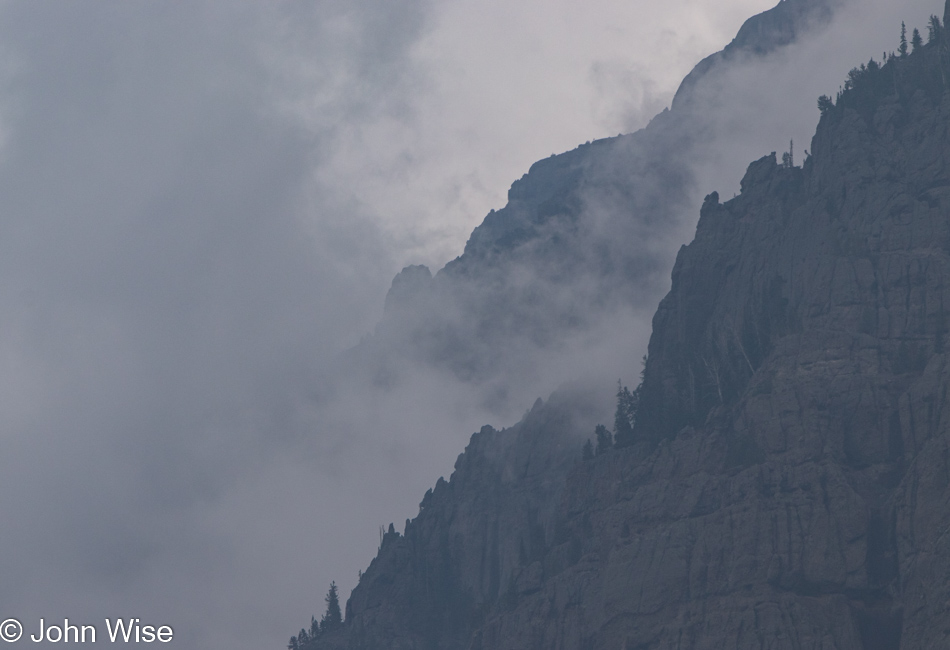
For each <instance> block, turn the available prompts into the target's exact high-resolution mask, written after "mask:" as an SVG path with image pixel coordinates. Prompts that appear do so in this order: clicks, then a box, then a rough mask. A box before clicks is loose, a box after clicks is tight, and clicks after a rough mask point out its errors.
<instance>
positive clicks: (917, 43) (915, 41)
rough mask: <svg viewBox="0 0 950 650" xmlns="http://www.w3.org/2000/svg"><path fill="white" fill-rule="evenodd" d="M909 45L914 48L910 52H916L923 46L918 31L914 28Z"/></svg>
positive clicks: (922, 40)
mask: <svg viewBox="0 0 950 650" xmlns="http://www.w3.org/2000/svg"><path fill="white" fill-rule="evenodd" d="M910 44H911V46H912V47H913V48H914V49H913V50H912V51H913V52H916V51H917V50H919V49H920V48H921V47H923V45H924V39H923V38H921V36H920V30H919V29H917V28H916V27H914V35H913V36H911V39H910Z"/></svg>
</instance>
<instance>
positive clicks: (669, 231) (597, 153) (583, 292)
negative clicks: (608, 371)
mask: <svg viewBox="0 0 950 650" xmlns="http://www.w3.org/2000/svg"><path fill="white" fill-rule="evenodd" d="M836 4H837V0H782V2H780V3H779V4H778V5H777V6H776V7H775V8H773V9H771V10H770V11H767V12H764V13H763V14H760V15H758V16H755V17H753V18H750V19H749V20H748V21H747V22H746V23H745V25H743V27H742V29H741V30H740V31H739V34H738V35H737V37H736V38H735V39H734V40H733V42H732V43H730V44H729V45H728V46H727V47H726V48H725V49H724V50H723V51H722V52H720V53H718V54H715V55H712V56H710V57H708V58H707V59H705V60H704V61H703V62H701V63H700V64H699V65H698V66H697V67H696V69H695V70H694V71H693V72H692V73H691V74H690V75H689V76H688V77H687V78H686V80H685V81H684V82H683V84H682V86H681V88H680V89H679V91H678V92H677V94H676V99H675V100H674V102H673V107H672V109H671V110H667V111H664V112H663V113H661V114H660V115H658V116H656V118H654V119H653V120H652V121H651V122H650V124H649V125H648V126H647V127H645V128H643V129H641V130H640V131H638V132H636V133H632V134H629V135H621V136H617V137H614V138H606V139H602V140H596V141H594V142H590V143H587V144H585V145H581V146H579V147H578V148H576V149H574V150H573V151H569V152H566V153H563V154H560V155H556V156H555V155H552V156H551V157H550V158H547V159H544V160H541V161H539V162H537V163H535V164H534V165H532V166H531V168H530V169H529V171H528V173H527V174H525V175H524V176H523V177H522V178H521V179H520V180H518V181H516V182H515V183H514V184H513V185H512V186H511V189H510V190H509V192H508V203H507V205H506V206H505V207H504V208H502V209H500V210H497V211H492V212H491V213H489V214H488V215H487V216H486V217H485V219H484V221H483V222H482V224H481V225H479V226H478V227H477V228H475V230H474V231H473V232H472V234H471V237H470V238H469V240H468V242H467V243H466V245H465V249H464V252H463V253H462V254H461V255H460V256H459V257H457V258H456V259H454V260H452V261H450V262H449V263H448V264H446V265H445V267H444V268H443V269H441V270H439V271H438V272H437V273H435V274H434V276H433V274H432V273H431V272H430V271H429V269H427V268H425V267H421V266H411V267H407V268H406V269H404V270H403V272H402V273H400V274H399V275H398V276H397V277H396V279H395V280H394V282H393V286H392V289H391V290H390V293H389V296H388V297H387V300H386V310H385V313H384V316H383V318H382V321H381V322H380V323H379V325H378V327H377V329H376V332H375V334H374V335H373V336H372V337H369V338H368V339H367V340H366V341H364V342H363V343H362V344H361V345H360V346H358V347H357V348H356V349H355V350H353V351H352V352H351V353H350V358H349V361H350V363H349V366H350V367H353V368H361V369H368V371H367V372H368V375H369V377H370V379H371V380H373V381H377V382H379V381H382V382H383V383H385V381H392V380H393V377H394V376H395V375H398V373H399V368H400V367H402V366H401V364H402V363H403V362H406V361H408V362H410V363H415V364H422V365H423V366H426V367H432V368H439V369H444V370H445V371H447V372H449V373H451V374H452V375H453V376H454V377H455V378H457V379H459V380H461V381H462V382H465V383H467V384H468V385H470V386H472V390H475V391H480V393H481V394H482V395H483V399H482V401H483V403H484V405H485V406H487V407H488V408H489V410H491V411H493V412H497V413H505V412H510V409H511V407H512V406H513V407H514V408H516V409H518V410H519V412H520V409H522V408H523V404H524V403H525V402H527V400H530V399H534V397H535V396H536V395H537V394H539V393H538V392H535V391H537V390H541V389H540V388H538V386H544V385H546V384H544V382H543V381H540V380H539V378H538V376H539V375H540V374H543V373H544V372H546V371H547V370H546V369H547V368H549V367H550V366H551V365H552V359H558V358H564V359H568V361H566V362H565V363H563V364H562V365H566V366H572V365H574V364H575V363H576V360H575V359H576V356H577V355H576V354H575V355H574V356H573V357H572V356H571V355H572V353H573V350H572V349H571V348H570V344H571V342H572V341H575V340H577V339H578V338H580V336H581V335H583V334H585V333H590V332H598V331H603V330H605V329H606V330H612V331H616V330H617V329H618V328H622V327H624V326H625V324H628V323H629V322H630V321H631V319H634V320H637V319H638V320H639V322H640V323H642V325H643V327H642V329H646V328H647V326H648V323H649V319H650V317H651V316H652V314H653V311H654V310H655V309H656V305H657V303H658V302H659V300H660V298H662V296H663V294H664V293H665V292H666V291H667V290H668V287H669V272H670V269H671V268H672V264H673V259H674V255H675V251H676V249H677V247H678V245H679V243H680V242H681V241H683V239H685V237H686V236H687V235H688V230H689V229H690V228H692V226H693V224H694V223H695V216H694V215H695V205H696V202H697V201H698V200H699V199H701V197H702V194H700V193H698V190H697V189H696V188H697V186H696V179H695V172H694V168H695V164H696V160H697V159H698V158H702V157H703V156H705V155H707V153H708V150H709V149H710V148H711V147H713V146H714V145H713V136H712V134H713V132H714V131H715V129H714V128H713V127H712V126H711V120H712V119H713V117H712V116H711V114H710V111H709V110H708V106H707V105H706V103H707V101H708V99H709V97H711V96H715V95H716V93H717V92H718V87H719V85H720V79H721V75H722V74H724V73H725V72H726V71H728V70H729V69H730V68H731V67H732V66H735V65H738V64H741V63H742V62H744V61H746V60H747V59H748V58H750V57H751V58H755V57H763V56H765V55H767V54H768V53H770V52H772V51H774V50H776V49H779V48H782V47H784V46H786V45H788V44H790V43H792V42H793V41H794V39H795V38H796V37H797V36H798V35H799V34H800V33H802V32H805V31H808V30H809V29H813V28H814V27H815V26H821V25H823V24H826V23H827V20H828V18H829V16H830V14H831V11H832V8H833V7H834V6H836ZM605 324H607V325H605ZM627 327H629V325H627ZM598 328H600V330H598ZM595 336H596V335H595ZM643 343H644V344H645V343H646V340H645V338H644V341H643ZM604 345H606V343H605V344H604ZM640 354H642V352H641V353H640ZM601 356H607V357H609V356H610V355H609V354H605V355H601ZM639 356H640V355H639V354H637V355H636V356H634V357H633V358H632V359H630V360H629V361H631V362H634V363H635V360H636V358H637V357H639ZM380 378H384V379H380ZM569 378H570V377H569V376H562V377H559V378H558V379H557V381H556V382H555V383H554V386H556V385H558V384H559V383H560V382H561V381H564V380H566V379H569ZM552 388H553V386H552ZM550 390H551V388H546V389H544V391H545V392H549V391H550ZM506 409H507V410H506Z"/></svg>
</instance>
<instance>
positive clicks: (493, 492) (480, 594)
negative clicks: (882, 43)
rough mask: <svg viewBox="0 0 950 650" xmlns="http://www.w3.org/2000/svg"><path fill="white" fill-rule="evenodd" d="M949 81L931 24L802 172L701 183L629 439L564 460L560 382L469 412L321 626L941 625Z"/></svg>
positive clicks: (762, 630)
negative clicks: (512, 417) (403, 514)
mask: <svg viewBox="0 0 950 650" xmlns="http://www.w3.org/2000/svg"><path fill="white" fill-rule="evenodd" d="M947 4H948V7H947V14H948V15H947V16H946V18H947V19H950V1H948V3H947ZM948 78H950V34H948V33H947V32H945V31H944V30H943V28H942V27H940V28H935V33H934V41H933V42H932V43H931V44H929V45H927V46H925V47H922V48H920V49H918V50H917V51H915V52H914V53H913V54H910V55H909V56H906V57H901V58H895V59H891V60H890V61H888V62H887V64H886V65H885V66H883V67H881V66H879V65H877V64H870V65H868V66H866V67H863V68H862V69H855V70H854V71H852V73H851V75H850V78H849V81H848V83H847V85H846V89H845V91H844V92H843V93H842V94H841V95H840V97H839V98H838V100H837V103H836V104H832V103H827V104H826V105H825V106H824V111H823V115H822V119H821V122H820V124H819V127H818V131H817V133H816V135H815V138H814V140H813V142H812V146H811V151H812V155H811V156H810V157H809V158H808V159H806V161H805V163H804V165H803V166H802V167H801V168H795V167H790V166H787V165H781V164H779V163H778V162H777V161H776V159H775V157H774V155H773V156H767V157H765V158H762V159H761V160H759V161H757V162H755V163H753V164H752V165H750V167H749V169H748V172H747V173H746V175H745V178H744V179H743V181H742V193H741V194H740V195H739V196H738V197H737V198H735V199H733V200H731V201H728V202H726V203H721V202H720V200H719V197H718V195H716V194H715V193H714V194H711V195H710V196H708V197H707V199H706V201H705V204H704V205H703V209H702V213H701V218H700V221H699V225H698V227H697V231H696V237H695V239H694V241H693V242H692V243H691V244H690V245H689V246H686V247H684V248H683V249H682V250H681V251H680V254H679V255H678V258H677V262H676V265H675V268H674V272H673V286H672V289H671V291H670V293H669V294H668V296H667V297H666V298H665V299H664V300H663V301H662V303H661V305H660V308H659V310H658V312H657V314H656V316H655V319H654V331H653V336H652V338H651V341H650V348H649V351H650V354H649V360H648V363H647V366H646V371H645V377H644V384H643V393H642V402H641V406H640V412H639V415H638V418H637V425H636V436H637V442H636V444H634V445H633V446H631V447H626V448H623V449H613V450H611V451H609V452H608V453H606V454H603V455H600V456H597V457H595V458H593V459H591V460H583V461H582V460H580V449H579V445H578V444H577V443H576V442H573V443H572V442H571V440H572V438H571V434H572V433H573V432H574V431H575V430H576V429H577V428H579V427H584V426H586V425H587V424H588V423H587V422H585V421H584V420H585V418H584V417H583V415H580V416H579V415H578V413H582V412H581V411H579V409H578V407H577V404H578V403H579V402H580V403H583V400H582V399H580V400H578V399H575V398H574V397H572V396H571V394H570V393H569V392H565V393H564V394H563V395H556V396H553V397H552V399H551V400H550V401H549V402H548V403H547V404H540V403H539V404H536V405H535V408H534V409H532V411H531V412H530V413H529V414H528V415H527V416H526V418H525V420H524V421H523V422H521V423H520V424H518V425H517V426H515V427H513V428H512V429H510V430H507V431H502V432H498V431H494V430H491V429H490V428H485V429H483V430H482V431H481V432H480V433H479V434H476V435H475V436H473V438H472V442H471V444H470V445H469V447H468V449H466V451H465V453H464V454H463V455H462V456H460V458H459V461H458V463H457V464H456V471H455V473H454V474H453V476H452V478H451V480H450V481H449V482H444V481H440V482H439V484H438V485H437V487H436V489H435V490H434V491H433V492H432V494H430V495H427V496H426V499H425V500H424V501H423V503H422V507H421V511H420V514H419V516H418V517H417V518H416V519H415V520H413V521H412V522H407V527H406V531H405V534H404V535H400V534H398V533H396V532H395V531H392V532H390V533H389V534H388V535H386V536H385V538H384V539H383V541H382V544H381V548H380V551H379V555H378V557H377V558H376V559H375V560H374V561H373V564H372V565H371V566H370V568H369V570H368V571H367V572H366V574H364V576H363V578H362V580H361V583H360V585H359V586H358V587H357V588H356V589H355V590H354V592H353V595H352V597H351V599H350V601H349V603H348V604H347V615H346V623H345V625H344V627H343V628H342V629H340V630H337V631H335V632H332V633H328V634H326V635H322V636H320V638H319V639H318V642H317V643H316V644H315V647H318V648H349V649H355V648H406V649H428V648H460V649H463V648H471V649H472V650H474V649H486V650H487V649H489V648H492V649H495V648H499V649H503V648H510V649H512V650H514V649H516V648H517V649H523V648H585V649H586V648H591V649H600V648H605V649H606V648H627V649H628V650H629V649H632V648H651V649H652V648H721V647H736V648H822V649H833V648H834V649H840V650H845V649H847V650H871V649H880V650H897V649H898V648H901V647H903V648H925V647H941V645H942V644H945V643H946V641H947V637H948V635H950V632H948V630H950V608H948V607H947V602H948V601H950V580H948V578H950V545H948V543H947V533H948V531H950V508H948V507H947V505H948V501H950V411H948V410H947V409H946V408H944V405H945V403H946V401H947V391H948V385H950V364H948V359H947V353H948V352H947V340H946V338H947V333H948V326H947V323H948V320H947V309H948V307H947V306H948V305H950V83H948ZM581 430H583V429H581ZM574 440H576V438H574ZM561 450H569V451H571V453H573V454H574V459H573V460H565V458H566V457H565V456H564V455H563V454H562V451H561ZM565 474H566V478H562V477H564V475H565Z"/></svg>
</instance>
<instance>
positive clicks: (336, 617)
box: [320, 582, 343, 632]
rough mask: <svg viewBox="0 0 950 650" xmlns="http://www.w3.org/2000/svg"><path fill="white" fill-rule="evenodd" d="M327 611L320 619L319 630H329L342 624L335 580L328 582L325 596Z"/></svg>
mask: <svg viewBox="0 0 950 650" xmlns="http://www.w3.org/2000/svg"><path fill="white" fill-rule="evenodd" d="M326 602H327V612H326V614H324V615H323V620H321V621H320V631H321V632H330V631H332V630H335V629H336V628H338V627H340V625H342V624H343V614H342V613H341V612H340V597H339V595H338V594H337V587H336V582H331V583H330V591H329V592H327V597H326Z"/></svg>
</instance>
